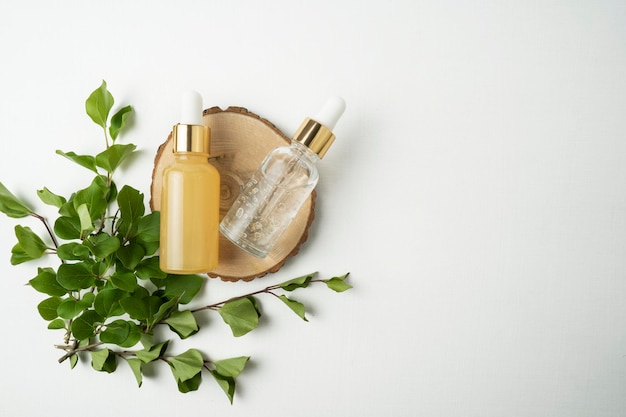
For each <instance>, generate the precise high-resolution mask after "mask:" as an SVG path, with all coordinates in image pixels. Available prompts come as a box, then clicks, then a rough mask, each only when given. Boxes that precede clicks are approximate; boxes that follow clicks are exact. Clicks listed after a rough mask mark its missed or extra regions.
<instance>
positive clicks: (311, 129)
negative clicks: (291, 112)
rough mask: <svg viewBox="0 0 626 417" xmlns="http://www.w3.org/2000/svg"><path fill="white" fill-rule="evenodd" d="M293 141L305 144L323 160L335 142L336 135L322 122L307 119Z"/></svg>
mask: <svg viewBox="0 0 626 417" xmlns="http://www.w3.org/2000/svg"><path fill="white" fill-rule="evenodd" d="M293 140H294V141H296V142H298V143H301V144H303V145H304V146H306V147H308V148H309V149H310V150H312V151H313V152H315V153H316V154H317V156H319V157H320V158H323V157H324V155H326V152H328V149H329V148H330V145H332V144H333V142H334V141H335V135H334V133H333V132H331V131H330V129H329V128H327V127H326V126H324V125H323V124H321V123H320V122H318V121H315V120H313V119H311V118H306V119H304V122H302V125H300V128H299V129H298V130H297V131H296V133H295V134H294V135H293Z"/></svg>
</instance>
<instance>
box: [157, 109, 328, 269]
mask: <svg viewBox="0 0 626 417" xmlns="http://www.w3.org/2000/svg"><path fill="white" fill-rule="evenodd" d="M203 120H204V124H205V125H206V126H209V128H210V129H211V158H210V159H209V161H210V163H211V164H212V165H213V166H215V168H217V170H218V171H219V173H220V177H221V186H220V193H221V198H220V220H221V219H222V218H223V217H224V215H226V212H227V211H228V209H229V208H230V206H231V204H232V203H233V202H234V201H235V199H236V198H237V196H238V195H239V192H240V191H241V189H242V187H243V186H244V184H245V183H246V181H247V180H248V179H249V178H250V177H251V176H252V174H253V173H254V171H256V169H257V168H258V167H259V165H260V164H261V162H262V161H263V159H264V158H265V156H266V155H267V154H268V153H269V152H270V151H271V150H272V149H274V148H277V147H279V146H284V145H286V144H289V142H290V139H289V138H288V137H287V136H285V135H284V134H283V133H282V132H281V131H280V130H278V129H277V128H276V127H275V126H274V125H273V124H272V123H270V122H269V121H267V120H265V119H262V118H261V117H259V116H257V115H256V114H254V113H250V112H249V111H248V110H246V109H245V108H243V107H229V108H227V109H226V110H222V109H220V108H219V107H211V108H210V109H207V110H205V111H204V113H203ZM173 161H174V154H173V153H172V135H171V133H170V135H169V136H168V138H167V140H166V141H165V142H164V143H163V144H162V145H161V146H159V149H158V150H157V154H156V157H155V159H154V169H153V171H152V184H151V187H150V192H151V199H150V207H151V208H152V210H155V211H157V210H159V209H160V207H161V185H162V174H163V170H164V169H165V168H166V167H167V166H168V165H170V164H171V163H172V162H173ZM315 196H316V194H315V191H313V193H312V194H311V196H310V197H309V198H308V199H307V200H306V201H305V203H304V204H303V206H302V207H301V208H300V211H299V212H298V214H297V215H296V218H295V219H294V221H293V222H292V223H291V224H290V225H289V227H288V229H287V230H286V231H285V233H284V234H283V236H282V237H281V238H280V239H279V241H278V243H277V244H276V246H275V247H274V248H273V249H272V251H271V252H270V253H269V255H268V256H267V257H265V258H262V259H261V258H257V257H255V256H252V255H250V254H248V253H247V252H245V251H243V250H241V249H239V248H238V247H237V246H236V245H234V244H233V243H231V242H230V241H229V240H228V239H226V238H225V237H224V236H222V235H221V234H220V241H219V244H220V249H219V250H220V255H219V265H218V267H217V268H216V269H215V270H213V271H211V272H209V273H208V275H209V276H210V277H212V278H221V279H222V280H224V281H238V280H244V281H251V280H252V279H254V278H258V277H262V276H264V275H266V274H268V273H270V272H276V271H278V270H279V269H280V268H281V267H282V266H283V264H284V263H285V261H286V260H287V259H288V258H289V257H291V256H294V255H296V254H297V253H298V251H299V250H300V245H302V243H304V242H305V241H306V239H307V236H308V230H309V226H310V225H311V223H312V222H313V217H314V208H315Z"/></svg>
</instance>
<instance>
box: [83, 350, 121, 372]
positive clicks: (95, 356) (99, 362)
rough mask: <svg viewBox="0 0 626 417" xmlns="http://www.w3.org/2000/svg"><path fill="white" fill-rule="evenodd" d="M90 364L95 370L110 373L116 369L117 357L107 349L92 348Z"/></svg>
mask: <svg viewBox="0 0 626 417" xmlns="http://www.w3.org/2000/svg"><path fill="white" fill-rule="evenodd" d="M90 353H91V366H92V367H93V369H95V370H96V371H101V372H107V373H111V372H114V371H115V370H116V369H117V357H116V355H115V353H113V352H111V351H110V350H109V349H99V350H92V351H91V352H90Z"/></svg>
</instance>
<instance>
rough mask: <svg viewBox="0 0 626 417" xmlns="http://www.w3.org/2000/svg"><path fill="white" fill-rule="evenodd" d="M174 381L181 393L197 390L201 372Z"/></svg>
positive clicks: (200, 380)
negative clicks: (188, 377) (183, 379)
mask: <svg viewBox="0 0 626 417" xmlns="http://www.w3.org/2000/svg"><path fill="white" fill-rule="evenodd" d="M176 383H177V385H178V391H180V392H182V393H183V394H186V393H188V392H191V391H197V390H198V388H199V387H200V384H201V383H202V372H198V373H197V374H196V375H194V376H193V377H192V378H190V379H188V380H186V381H180V380H176Z"/></svg>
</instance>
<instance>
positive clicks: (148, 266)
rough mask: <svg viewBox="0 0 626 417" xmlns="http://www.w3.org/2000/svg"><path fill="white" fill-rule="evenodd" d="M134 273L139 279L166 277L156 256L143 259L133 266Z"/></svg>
mask: <svg viewBox="0 0 626 417" xmlns="http://www.w3.org/2000/svg"><path fill="white" fill-rule="evenodd" d="M135 273H136V274H137V276H138V277H139V278H141V279H150V278H165V277H167V273H165V272H163V271H161V268H160V267H159V257H158V256H152V257H150V258H145V259H143V260H142V261H141V262H140V263H139V265H137V267H136V268H135ZM179 276H180V275H179Z"/></svg>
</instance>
